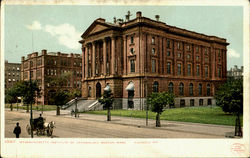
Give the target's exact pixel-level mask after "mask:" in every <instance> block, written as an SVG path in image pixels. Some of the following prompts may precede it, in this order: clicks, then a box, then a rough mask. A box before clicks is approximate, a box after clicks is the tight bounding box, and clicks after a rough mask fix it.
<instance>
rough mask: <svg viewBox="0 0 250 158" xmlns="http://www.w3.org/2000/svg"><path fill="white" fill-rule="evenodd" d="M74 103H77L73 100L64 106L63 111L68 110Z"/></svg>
mask: <svg viewBox="0 0 250 158" xmlns="http://www.w3.org/2000/svg"><path fill="white" fill-rule="evenodd" d="M74 103H75V99H72V100H70V101H69V102H67V103H66V104H65V105H63V107H62V109H67V108H68V107H70V106H71V105H73V104H74Z"/></svg>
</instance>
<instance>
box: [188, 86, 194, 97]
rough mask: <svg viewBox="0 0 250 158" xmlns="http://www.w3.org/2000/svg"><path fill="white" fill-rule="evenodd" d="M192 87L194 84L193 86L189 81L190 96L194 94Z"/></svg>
mask: <svg viewBox="0 0 250 158" xmlns="http://www.w3.org/2000/svg"><path fill="white" fill-rule="evenodd" d="M193 87H194V86H193V83H190V84H189V95H190V96H192V95H194V93H193Z"/></svg>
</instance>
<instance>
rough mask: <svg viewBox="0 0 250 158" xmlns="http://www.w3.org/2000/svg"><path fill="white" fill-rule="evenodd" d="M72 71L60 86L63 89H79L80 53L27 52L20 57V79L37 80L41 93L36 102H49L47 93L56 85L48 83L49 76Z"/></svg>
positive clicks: (45, 103) (54, 88)
mask: <svg viewBox="0 0 250 158" xmlns="http://www.w3.org/2000/svg"><path fill="white" fill-rule="evenodd" d="M69 72H70V73H72V75H71V77H70V80H69V81H68V83H67V84H65V85H64V86H63V87H60V88H62V89H63V90H65V91H71V90H74V89H79V90H80V89H81V78H82V57H81V55H80V54H73V53H71V54H65V53H60V52H56V53H54V52H47V50H42V52H41V53H39V54H38V52H34V53H32V54H28V56H27V58H25V57H22V64H21V80H25V81H28V80H29V79H30V77H31V79H32V80H37V82H38V85H39V88H40V89H41V95H40V96H38V98H37V99H36V100H37V104H42V105H47V104H49V100H48V94H49V93H54V92H55V91H56V89H57V88H58V87H55V86H53V85H51V84H49V79H50V78H51V77H58V76H60V75H61V74H65V73H69Z"/></svg>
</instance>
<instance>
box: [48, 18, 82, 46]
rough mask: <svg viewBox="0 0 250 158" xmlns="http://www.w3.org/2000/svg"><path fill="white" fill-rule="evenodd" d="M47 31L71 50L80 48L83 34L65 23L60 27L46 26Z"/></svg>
mask: <svg viewBox="0 0 250 158" xmlns="http://www.w3.org/2000/svg"><path fill="white" fill-rule="evenodd" d="M45 31H46V32H48V33H49V34H50V35H52V36H54V37H56V38H57V40H58V42H59V43H60V44H61V45H64V46H66V47H68V48H70V49H79V48H80V44H79V43H78V41H79V40H80V39H81V33H80V32H78V31H77V30H76V29H75V27H74V26H72V25H70V24H67V23H65V24H61V25H58V26H53V25H46V26H45Z"/></svg>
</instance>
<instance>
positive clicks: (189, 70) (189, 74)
mask: <svg viewBox="0 0 250 158" xmlns="http://www.w3.org/2000/svg"><path fill="white" fill-rule="evenodd" d="M187 66H188V67H187V70H188V76H191V64H188V65H187Z"/></svg>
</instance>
